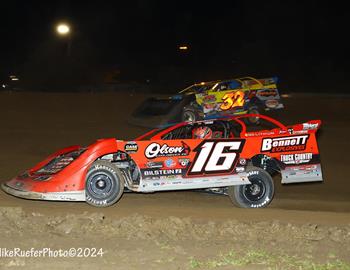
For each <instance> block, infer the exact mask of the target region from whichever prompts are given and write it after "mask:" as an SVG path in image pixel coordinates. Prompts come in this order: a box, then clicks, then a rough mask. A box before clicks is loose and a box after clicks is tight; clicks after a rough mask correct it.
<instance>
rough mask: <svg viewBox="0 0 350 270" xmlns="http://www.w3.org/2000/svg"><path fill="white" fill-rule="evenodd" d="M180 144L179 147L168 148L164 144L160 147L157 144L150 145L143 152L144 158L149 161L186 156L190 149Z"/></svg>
mask: <svg viewBox="0 0 350 270" xmlns="http://www.w3.org/2000/svg"><path fill="white" fill-rule="evenodd" d="M181 143H182V145H181V146H169V145H167V144H166V143H164V144H162V145H160V144H159V143H151V144H150V145H148V146H147V148H146V150H145V156H146V157H147V158H149V159H152V158H156V157H173V156H187V155H188V154H189V153H190V151H191V149H190V147H189V146H188V145H187V144H185V143H184V142H181Z"/></svg>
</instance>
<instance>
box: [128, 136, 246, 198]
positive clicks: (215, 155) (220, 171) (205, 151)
mask: <svg viewBox="0 0 350 270" xmlns="http://www.w3.org/2000/svg"><path fill="white" fill-rule="evenodd" d="M244 143H245V140H242V139H220V140H198V139H185V140H152V141H135V142H125V143H124V146H123V148H124V150H125V152H127V153H128V154H129V155H130V156H131V158H132V159H133V160H134V161H135V162H136V163H137V165H138V166H139V169H140V173H141V181H140V185H139V190H138V191H157V190H174V189H193V188H209V187H222V186H230V185H236V184H247V183H249V182H247V181H248V179H247V178H246V177H245V173H244V172H242V171H240V173H238V172H236V170H235V169H236V165H237V161H238V160H239V157H240V153H241V152H242V149H243V146H244ZM240 170H242V168H241V169H240Z"/></svg>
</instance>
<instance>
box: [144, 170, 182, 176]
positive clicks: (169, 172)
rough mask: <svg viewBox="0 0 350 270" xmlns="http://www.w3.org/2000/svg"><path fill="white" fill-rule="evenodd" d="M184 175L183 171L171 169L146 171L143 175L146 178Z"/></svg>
mask: <svg viewBox="0 0 350 270" xmlns="http://www.w3.org/2000/svg"><path fill="white" fill-rule="evenodd" d="M179 174H182V169H169V170H145V171H143V175H144V176H145V177H152V176H170V175H179Z"/></svg>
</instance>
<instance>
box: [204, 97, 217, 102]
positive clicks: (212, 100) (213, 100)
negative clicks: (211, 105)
mask: <svg viewBox="0 0 350 270" xmlns="http://www.w3.org/2000/svg"><path fill="white" fill-rule="evenodd" d="M215 101H216V97H215V95H207V96H204V97H203V102H215Z"/></svg>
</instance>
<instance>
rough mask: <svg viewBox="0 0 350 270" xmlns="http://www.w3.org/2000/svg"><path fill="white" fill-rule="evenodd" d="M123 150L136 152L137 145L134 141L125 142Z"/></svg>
mask: <svg viewBox="0 0 350 270" xmlns="http://www.w3.org/2000/svg"><path fill="white" fill-rule="evenodd" d="M124 150H125V152H127V153H136V152H137V150H139V147H138V145H137V143H136V142H127V143H126V144H125V146H124Z"/></svg>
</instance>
